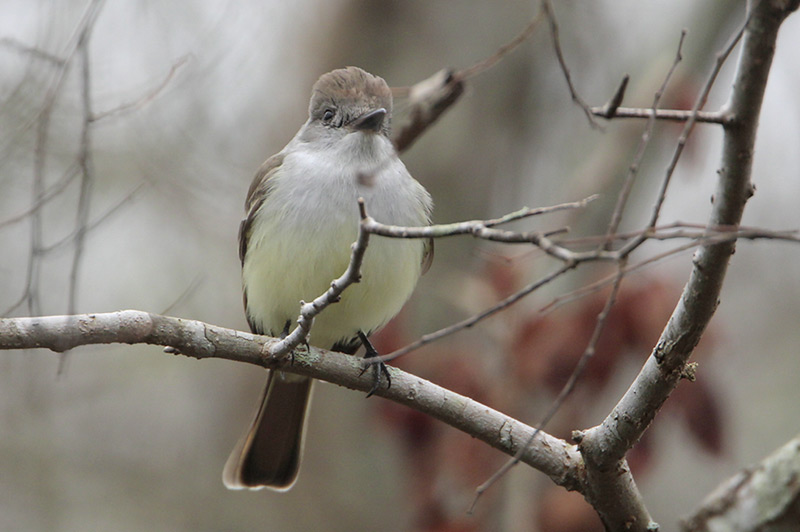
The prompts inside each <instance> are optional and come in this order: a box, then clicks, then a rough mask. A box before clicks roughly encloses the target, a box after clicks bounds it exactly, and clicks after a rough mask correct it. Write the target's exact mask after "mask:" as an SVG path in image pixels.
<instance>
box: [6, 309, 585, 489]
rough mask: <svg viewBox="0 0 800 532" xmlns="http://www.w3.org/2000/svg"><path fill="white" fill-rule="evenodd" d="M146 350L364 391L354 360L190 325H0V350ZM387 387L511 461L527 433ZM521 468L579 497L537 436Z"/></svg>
mask: <svg viewBox="0 0 800 532" xmlns="http://www.w3.org/2000/svg"><path fill="white" fill-rule="evenodd" d="M107 343H126V344H137V343H146V344H153V345H167V346H171V347H174V348H175V350H177V351H178V352H180V354H183V355H186V356H191V357H194V358H198V359H203V358H219V359H225V360H235V361H239V362H247V363H249V364H256V365H259V366H263V367H266V368H281V369H282V371H286V372H290V373H297V374H300V375H307V376H309V377H312V378H315V379H321V380H325V381H328V382H332V383H334V384H338V385H340V386H345V387H347V388H351V389H354V390H361V391H364V392H366V391H369V390H370V389H371V388H372V386H373V381H372V376H371V375H370V374H368V373H367V374H364V375H362V373H363V371H362V369H363V367H362V364H361V360H360V359H357V358H356V357H353V356H349V355H344V354H341V353H336V352H333V351H325V350H323V349H317V348H314V347H311V348H306V347H300V348H298V349H296V350H295V353H294V357H292V359H291V360H293V363H292V362H290V358H289V357H286V356H273V355H271V354H270V353H271V351H272V348H273V346H274V345H275V344H276V343H278V340H277V339H275V338H270V337H266V336H258V335H254V334H250V333H246V332H241V331H236V330H232V329H226V328H224V327H217V326H214V325H210V324H207V323H203V322H200V321H194V320H184V319H179V318H172V317H168V316H160V315H158V314H151V313H148V312H141V311H136V310H123V311H120V312H109V313H103V314H81V315H76V316H46V317H40V318H5V319H0V349H30V348H46V349H51V350H53V351H57V352H63V351H65V350H67V349H72V348H74V347H78V346H81V345H89V344H107ZM389 371H390V372H391V377H392V386H391V388H389V389H384V388H380V389H379V390H377V391H375V395H380V396H382V397H385V398H387V399H390V400H392V401H395V402H397V403H400V404H403V405H406V406H409V407H411V408H414V409H415V410H418V411H420V412H423V413H425V414H428V415H431V416H433V417H435V418H436V419H438V420H440V421H443V422H445V423H447V424H449V425H452V426H453V427H455V428H457V429H459V430H461V431H463V432H465V433H467V434H469V435H470V436H473V437H475V438H478V439H480V440H482V441H484V442H486V443H488V444H489V445H491V446H492V447H495V448H496V449H499V450H500V451H502V452H504V453H506V454H508V455H512V456H513V455H514V454H515V453H517V452H518V451H519V447H520V445H521V444H522V443H523V442H525V441H527V440H528V439H529V438H530V436H531V434H533V431H534V429H533V428H532V427H530V426H528V425H525V424H524V423H520V422H519V421H516V420H514V419H513V418H511V417H509V416H506V415H505V414H502V413H500V412H498V411H496V410H493V409H492V408H489V407H488V406H485V405H482V404H481V403H478V402H477V401H473V400H472V399H470V398H468V397H465V396H463V395H459V394H457V393H455V392H451V391H449V390H446V389H444V388H442V387H440V386H437V385H435V384H433V383H431V382H428V381H426V380H424V379H421V378H419V377H415V376H413V375H410V374H408V373H405V372H404V371H401V370H399V369H397V368H389ZM522 461H523V462H525V463H526V464H528V465H530V466H532V467H534V468H536V469H538V470H540V471H542V472H543V473H545V474H546V475H548V476H549V477H550V478H551V479H553V481H554V482H556V483H557V484H559V485H562V486H565V487H566V488H567V489H580V487H581V480H580V476H579V472H580V470H581V464H582V460H581V457H580V455H579V454H578V452H577V449H576V447H575V446H574V445H570V444H568V443H567V442H565V441H563V440H561V439H558V438H555V437H553V436H551V435H549V434H546V433H544V432H540V433H539V435H538V436H537V438H536V441H534V442H533V444H532V445H530V446H529V447H528V448H527V449H526V450H525V452H524V453H523V455H522Z"/></svg>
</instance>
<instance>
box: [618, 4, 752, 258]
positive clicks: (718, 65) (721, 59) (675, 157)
mask: <svg viewBox="0 0 800 532" xmlns="http://www.w3.org/2000/svg"><path fill="white" fill-rule="evenodd" d="M750 16H752V13H751V14H750V15H749V16H748V17H747V22H745V23H744V24H743V25H742V27H741V28H740V29H739V31H738V32H737V33H736V35H735V36H734V37H733V38H732V39H731V41H730V42H729V43H728V45H727V46H726V47H725V48H724V49H723V50H722V52H720V53H719V54H717V58H716V61H715V63H714V68H713V69H712V70H711V73H710V74H709V76H708V79H707V80H706V83H705V85H704V86H703V90H702V91H701V92H700V95H699V96H698V97H697V100H696V101H695V104H694V107H692V113H691V115H690V116H689V118H688V120H687V121H686V124H685V125H684V127H683V131H682V132H681V134H680V137H678V143H677V145H676V146H675V150H674V151H673V153H672V158H671V159H670V162H669V164H668V165H667V169H666V172H665V174H664V179H663V180H662V181H661V188H660V190H659V192H658V196H657V197H656V203H655V205H654V206H653V210H652V213H651V215H650V221H649V222H648V223H647V227H648V228H653V227H655V226H656V224H657V223H658V217H659V215H660V214H661V207H662V206H663V205H664V200H665V199H666V197H667V189H668V188H669V184H670V182H671V180H672V175H673V174H674V173H675V168H676V166H677V165H678V161H679V160H680V158H681V155H682V154H683V149H684V147H685V146H686V142H687V140H688V139H689V135H691V133H692V131H693V130H694V126H695V123H696V122H697V113H698V112H700V110H701V109H702V108H703V107H704V106H705V104H706V101H707V100H708V95H709V93H710V92H711V88H712V87H713V86H714V82H715V81H716V80H717V76H718V75H719V73H720V70H722V65H724V64H725V61H726V60H727V59H728V57H729V56H730V54H731V52H732V51H733V49H734V48H735V47H736V45H737V44H738V43H739V40H741V38H742V35H744V32H745V29H746V28H747V24H748V22H749V20H750ZM645 238H646V237H645V236H644V233H643V235H642V236H641V237H639V238H636V239H634V240H633V241H631V242H629V243H628V244H627V245H626V246H625V247H624V248H623V249H622V250H621V252H622V253H623V254H625V255H627V254H629V253H631V252H632V251H633V250H634V249H636V248H637V247H639V246H640V245H641V244H642V243H643V242H644V241H645Z"/></svg>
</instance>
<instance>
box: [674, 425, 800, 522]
mask: <svg viewBox="0 0 800 532" xmlns="http://www.w3.org/2000/svg"><path fill="white" fill-rule="evenodd" d="M798 477H800V436H796V437H794V438H793V439H791V440H789V441H788V442H787V443H786V444H784V445H783V446H781V448H780V449H778V450H777V451H775V452H774V453H772V454H771V455H769V456H768V457H766V458H765V459H764V460H762V461H761V462H760V463H758V464H757V465H755V466H752V467H748V468H746V469H745V470H743V471H741V472H739V473H737V474H736V475H734V476H733V477H731V478H729V479H728V480H726V481H725V482H724V483H722V484H721V485H720V486H719V487H718V488H717V489H715V490H714V491H713V492H712V493H711V494H710V495H709V496H708V497H707V498H706V500H704V501H703V503H702V504H701V505H700V508H699V509H698V510H696V511H695V512H694V513H693V514H692V516H691V517H688V518H686V519H685V520H684V521H683V523H682V527H681V528H682V529H683V530H685V531H686V532H710V531H712V530H752V531H756V530H758V531H765V532H766V531H774V532H778V531H779V530H793V529H796V528H797V523H798V517H800V483H798V482H797V479H798Z"/></svg>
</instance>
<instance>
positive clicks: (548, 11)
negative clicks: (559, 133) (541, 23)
mask: <svg viewBox="0 0 800 532" xmlns="http://www.w3.org/2000/svg"><path fill="white" fill-rule="evenodd" d="M542 9H544V12H545V15H547V21H548V22H549V23H550V36H551V37H552V40H553V50H554V51H555V53H556V58H557V59H558V64H559V66H561V72H562V73H563V74H564V80H565V81H566V82H567V87H569V94H570V96H571V97H572V101H573V102H575V103H576V104H578V106H579V107H580V108H581V109H582V110H583V113H584V114H585V115H586V119H587V120H588V121H589V125H590V126H591V127H592V128H593V129H602V127H601V126H600V124H598V123H597V120H595V118H594V115H593V114H592V111H591V109H590V108H589V104H587V103H586V102H585V101H584V100H583V98H581V96H580V95H579V94H578V91H577V89H576V88H575V84H574V83H573V82H572V74H571V73H570V71H569V67H568V66H567V62H566V60H565V59H564V53H563V52H562V51H561V39H560V37H559V30H558V21H557V20H556V15H555V11H554V9H553V4H552V3H551V1H550V0H543V1H542Z"/></svg>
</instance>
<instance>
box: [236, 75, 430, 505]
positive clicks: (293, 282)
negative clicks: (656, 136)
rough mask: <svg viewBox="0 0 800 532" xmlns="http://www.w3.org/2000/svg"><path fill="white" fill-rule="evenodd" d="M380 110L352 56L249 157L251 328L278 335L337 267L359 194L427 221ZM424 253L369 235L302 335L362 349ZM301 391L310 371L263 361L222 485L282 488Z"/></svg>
mask: <svg viewBox="0 0 800 532" xmlns="http://www.w3.org/2000/svg"><path fill="white" fill-rule="evenodd" d="M391 113H392V94H391V91H390V89H389V87H388V85H387V84H386V82H385V81H384V80H383V79H382V78H379V77H377V76H373V75H372V74H369V73H367V72H364V71H363V70H361V69H360V68H355V67H348V68H344V69H340V70H334V71H333V72H329V73H327V74H325V75H323V76H322V77H320V78H319V80H318V81H317V82H316V84H314V88H313V91H312V94H311V103H310V104H309V108H308V114H309V117H308V121H307V122H306V123H305V124H304V125H303V127H301V128H300V131H298V133H297V135H295V137H294V138H293V139H292V140H291V142H289V144H287V145H286V147H285V148H284V149H283V150H281V151H280V152H279V153H278V154H276V155H273V156H272V157H270V158H269V159H267V161H266V162H265V163H264V164H263V165H262V166H261V168H260V169H259V171H258V173H257V174H256V177H255V179H254V180H253V183H252V185H250V190H249V192H248V194H247V201H246V202H245V208H246V210H247V216H246V217H245V219H244V220H243V221H242V224H241V227H240V229H239V257H240V258H241V260H242V281H243V287H244V306H245V311H246V314H247V321H248V323H249V324H250V329H251V330H252V331H253V332H254V333H257V334H266V335H270V336H276V335H281V334H283V335H285V334H286V333H287V332H288V331H289V329H290V327H291V326H292V324H293V323H294V321H295V319H296V318H297V316H298V315H299V312H300V301H301V300H304V301H311V300H312V299H313V298H315V297H317V296H319V295H320V294H322V293H323V292H325V291H326V290H327V289H328V287H329V286H330V283H331V281H332V280H334V279H336V278H337V277H339V276H340V275H341V274H342V273H344V271H345V270H346V269H347V266H348V264H349V261H350V245H351V244H352V243H353V242H354V241H355V240H356V237H357V235H358V225H359V210H358V203H357V200H358V198H359V197H362V198H364V201H365V203H366V207H367V211H368V212H369V214H370V215H371V216H372V217H373V218H375V219H376V220H377V221H379V222H383V223H386V224H394V225H404V226H421V225H427V224H429V223H430V212H431V207H432V202H431V197H430V195H429V194H428V192H427V191H426V190H425V189H424V188H423V187H422V185H420V184H419V183H418V182H417V181H415V180H414V178H412V177H411V175H410V174H409V173H408V170H406V167H405V165H403V163H402V162H401V161H400V159H399V158H398V156H397V152H396V150H395V148H394V145H393V144H392V141H391V140H389V128H390V119H391ZM431 258H432V246H431V243H430V242H428V241H424V240H415V239H408V240H406V239H388V238H373V239H371V240H370V244H369V248H368V249H367V251H366V255H365V257H364V262H363V265H362V268H361V282H359V283H357V284H354V285H351V286H350V287H348V288H347V289H346V290H345V291H344V293H343V294H342V297H341V301H339V302H338V303H336V304H334V305H332V306H330V307H328V308H326V309H325V310H324V311H323V312H322V313H321V314H320V315H318V316H317V317H316V319H315V320H314V325H313V327H312V329H311V334H310V337H309V339H308V340H309V343H310V344H312V345H314V346H317V347H320V348H323V349H333V350H336V351H342V352H345V353H349V354H353V353H354V352H355V351H356V349H358V347H359V346H360V345H362V344H365V347H366V348H367V350H368V356H369V355H372V354H374V350H372V349H371V346H369V345H368V344H369V342H368V341H367V336H368V335H369V334H370V333H372V332H374V331H375V330H377V329H379V328H380V327H382V326H383V325H385V324H386V323H387V322H388V321H389V320H390V319H392V318H393V317H394V316H395V315H396V314H397V313H398V312H399V311H400V308H401V307H402V306H403V305H404V304H405V302H406V300H407V299H408V298H409V296H410V295H411V292H412V291H413V290H414V286H415V285H416V283H417V279H418V278H419V276H420V274H421V272H422V270H423V269H424V268H425V267H426V265H427V264H429V261H430V259H431ZM376 368H377V366H376ZM376 379H377V381H376V384H379V380H380V372H376ZM310 393H311V380H310V379H308V378H306V377H301V376H296V375H292V374H288V373H283V372H281V371H271V372H270V374H269V377H268V380H267V386H266V389H265V390H264V396H263V398H262V401H261V407H260V408H259V410H258V413H257V414H256V417H255V419H254V420H253V423H252V425H251V426H250V428H249V430H248V432H247V433H246V434H245V436H244V437H243V438H242V440H241V441H240V442H239V444H238V445H237V446H236V448H235V449H234V450H233V453H232V454H231V456H230V458H229V459H228V462H227V464H226V465H225V471H224V472H223V475H222V477H223V481H224V482H225V485H226V486H227V487H228V488H231V489H243V488H248V489H258V488H262V487H268V488H272V489H276V490H288V489H289V488H291V486H292V485H293V484H294V482H295V479H296V478H297V471H298V468H299V466H300V460H301V455H302V451H303V428H304V424H305V417H306V411H307V409H308V404H309V396H310Z"/></svg>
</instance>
